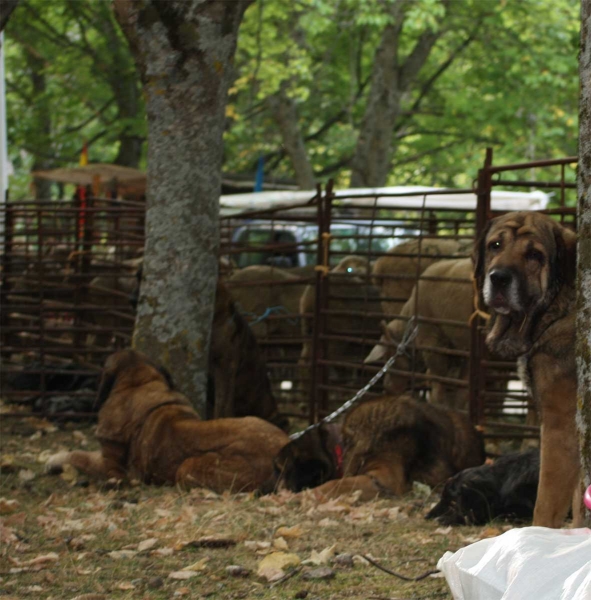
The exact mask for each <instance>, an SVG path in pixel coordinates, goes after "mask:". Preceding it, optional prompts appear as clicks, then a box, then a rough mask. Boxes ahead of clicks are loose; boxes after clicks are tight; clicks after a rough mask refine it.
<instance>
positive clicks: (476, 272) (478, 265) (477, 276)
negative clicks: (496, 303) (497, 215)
mask: <svg viewBox="0 0 591 600" xmlns="http://www.w3.org/2000/svg"><path fill="white" fill-rule="evenodd" d="M491 224H492V221H489V222H488V223H487V224H486V227H485V228H484V229H483V231H482V233H481V234H480V236H479V238H478V239H477V240H476V241H475V242H474V247H473V249H472V275H473V277H474V280H475V281H476V285H477V287H478V291H479V293H480V292H481V290H482V288H483V286H484V258H485V255H486V236H487V235H488V232H489V231H490V228H491Z"/></svg>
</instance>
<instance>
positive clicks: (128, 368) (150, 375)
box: [95, 349, 174, 411]
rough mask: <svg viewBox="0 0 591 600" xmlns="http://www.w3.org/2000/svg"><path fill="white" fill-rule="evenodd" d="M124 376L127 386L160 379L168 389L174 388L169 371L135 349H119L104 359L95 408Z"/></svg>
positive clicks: (137, 385)
mask: <svg viewBox="0 0 591 600" xmlns="http://www.w3.org/2000/svg"><path fill="white" fill-rule="evenodd" d="M123 378H125V384H126V386H127V387H129V388H130V389H131V388H135V387H139V386H141V385H144V384H146V383H149V382H150V381H155V380H162V381H165V382H166V384H167V385H168V388H169V390H173V389H174V383H173V381H172V377H171V375H170V373H169V372H168V371H167V370H166V369H165V368H164V367H161V366H159V365H157V364H156V363H155V362H153V361H152V360H150V359H149V358H148V357H147V356H146V355H145V354H142V353H141V352H137V351H136V350H131V349H127V350H120V351H119V352H115V353H114V354H111V355H110V356H109V357H108V358H107V360H106V361H105V366H104V368H103V374H102V376H101V381H100V384H99V389H98V393H97V397H96V402H95V410H97V411H98V410H100V409H101V407H102V406H103V404H104V403H105V402H106V400H107V398H108V397H109V396H110V394H111V392H112V391H113V388H114V387H115V385H116V384H117V383H118V382H119V381H120V380H123Z"/></svg>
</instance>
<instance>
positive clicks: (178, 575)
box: [168, 571, 199, 579]
mask: <svg viewBox="0 0 591 600" xmlns="http://www.w3.org/2000/svg"><path fill="white" fill-rule="evenodd" d="M197 575H199V573H197V571H173V572H172V573H169V574H168V577H169V578H170V579H191V578H192V577H197Z"/></svg>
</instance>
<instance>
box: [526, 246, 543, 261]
mask: <svg viewBox="0 0 591 600" xmlns="http://www.w3.org/2000/svg"><path fill="white" fill-rule="evenodd" d="M525 258H526V259H527V260H535V261H537V262H539V263H540V264H542V265H543V264H544V261H545V260H546V257H545V256H544V255H543V254H542V253H541V252H540V251H539V250H535V249H534V248H530V249H529V250H528V251H527V252H526V253H525Z"/></svg>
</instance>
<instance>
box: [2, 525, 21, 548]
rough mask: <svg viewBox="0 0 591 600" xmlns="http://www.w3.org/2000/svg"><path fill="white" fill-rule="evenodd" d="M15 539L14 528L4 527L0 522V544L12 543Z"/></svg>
mask: <svg viewBox="0 0 591 600" xmlns="http://www.w3.org/2000/svg"><path fill="white" fill-rule="evenodd" d="M17 541H18V537H17V536H16V534H15V533H14V529H13V528H12V527H5V526H4V525H2V523H0V546H4V545H5V544H12V543H14V542H17Z"/></svg>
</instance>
